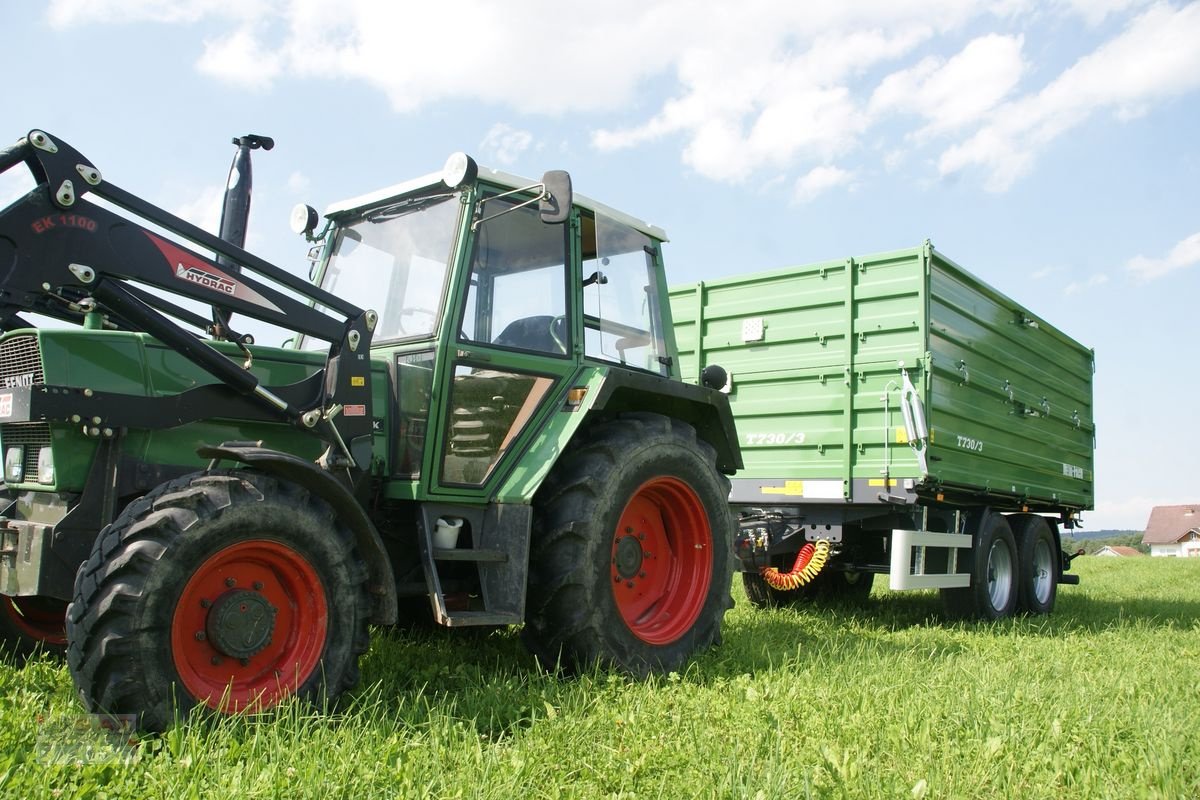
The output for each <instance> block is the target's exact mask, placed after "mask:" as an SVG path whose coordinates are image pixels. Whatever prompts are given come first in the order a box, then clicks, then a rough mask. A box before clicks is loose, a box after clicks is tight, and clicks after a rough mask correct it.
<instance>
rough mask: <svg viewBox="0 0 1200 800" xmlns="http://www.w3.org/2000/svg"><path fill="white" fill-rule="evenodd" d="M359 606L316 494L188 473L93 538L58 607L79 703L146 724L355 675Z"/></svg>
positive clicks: (323, 688) (364, 634) (261, 479)
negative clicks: (71, 592) (63, 608)
mask: <svg viewBox="0 0 1200 800" xmlns="http://www.w3.org/2000/svg"><path fill="white" fill-rule="evenodd" d="M223 575H225V576H229V577H224V578H223V577H221V576H223ZM233 576H236V578H235V577H233ZM230 580H233V581H234V583H233V585H232V586H231V585H230V583H229V581H230ZM370 608H371V604H370V598H369V595H368V593H367V570H366V567H365V565H364V564H363V563H362V562H361V560H360V559H359V558H358V556H357V554H356V552H355V548H354V541H353V537H352V535H351V533H350V532H349V530H347V528H346V526H345V525H344V524H342V523H341V522H340V521H339V520H338V519H337V517H336V515H335V514H334V512H333V510H332V509H331V508H330V506H329V505H328V504H327V503H325V502H324V501H323V500H321V499H320V498H318V497H316V496H314V495H312V494H310V493H308V492H307V491H306V490H304V489H302V488H300V487H298V486H296V485H294V484H291V483H288V482H284V481H279V480H276V479H274V478H271V477H268V476H266V475H263V474H261V473H256V472H251V471H247V470H220V471H213V472H207V473H196V474H193V475H188V476H185V477H182V478H179V479H177V480H173V481H170V482H169V483H166V484H163V485H162V486H160V487H158V488H157V489H155V490H154V491H153V492H151V493H150V494H149V495H146V496H145V497H141V498H139V499H138V500H135V501H134V502H133V503H131V504H130V505H129V506H128V507H127V508H126V509H125V510H124V511H123V512H122V513H121V515H120V516H119V517H118V518H117V519H116V521H114V522H113V524H112V525H110V526H108V527H107V528H105V530H104V531H103V532H102V533H101V535H100V536H99V537H98V538H97V540H96V543H95V545H94V546H93V548H92V553H91V556H90V557H89V558H88V560H87V561H86V562H85V563H84V565H83V567H81V568H80V570H79V573H78V574H77V575H76V578H75V599H74V600H73V601H72V603H71V605H70V608H69V609H68V611H67V639H68V642H69V646H68V650H67V663H68V666H69V667H70V670H71V676H72V677H73V678H74V680H75V685H76V687H77V689H78V691H79V696H80V698H81V699H82V701H83V704H84V706H85V707H86V708H87V709H88V710H89V711H94V712H101V713H109V714H134V715H137V716H138V719H139V724H140V727H142V728H143V729H147V730H164V729H166V728H167V727H168V726H169V725H171V723H172V722H173V720H175V719H176V718H177V715H178V718H182V717H183V716H184V715H186V714H187V713H188V712H189V711H190V710H191V709H192V708H194V707H198V708H212V709H215V710H217V711H223V712H229V711H250V712H254V711H260V710H266V709H268V708H270V707H271V706H272V705H275V704H277V703H278V702H279V701H280V700H282V699H283V698H284V697H286V696H288V695H290V694H292V693H294V694H296V695H298V696H299V697H300V698H301V699H303V700H306V701H309V702H312V703H314V704H315V705H317V706H318V707H321V706H324V705H325V704H327V703H332V702H334V701H336V699H337V698H338V697H339V696H340V695H341V693H342V692H344V691H345V690H346V689H348V688H350V687H352V686H354V685H355V684H356V683H357V682H358V657H359V655H360V654H361V653H363V652H364V651H365V650H366V649H367V647H368V645H369V633H368V629H367V620H368V617H369V615H370ZM193 628H195V629H196V630H193ZM255 648H258V649H257V650H256V649H255ZM210 653H211V654H210ZM289 672H290V673H291V674H290V675H289V674H288V673H289ZM235 680H236V682H232V681H235ZM222 684H224V685H225V686H226V687H227V689H226V690H222V689H220V688H213V687H220V686H221V685H222ZM222 691H228V692H229V694H228V696H227V700H226V701H223V700H222V699H221V693H222ZM214 695H215V696H214ZM254 697H257V698H258V699H257V700H255V699H252V698H254Z"/></svg>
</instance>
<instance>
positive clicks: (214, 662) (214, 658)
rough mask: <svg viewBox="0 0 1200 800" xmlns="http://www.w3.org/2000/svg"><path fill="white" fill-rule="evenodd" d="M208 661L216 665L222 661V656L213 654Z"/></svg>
mask: <svg viewBox="0 0 1200 800" xmlns="http://www.w3.org/2000/svg"><path fill="white" fill-rule="evenodd" d="M208 663H210V664H212V665H213V666H214V667H215V666H217V665H218V664H220V663H221V657H220V656H213V657H212V658H210V659H209V661H208Z"/></svg>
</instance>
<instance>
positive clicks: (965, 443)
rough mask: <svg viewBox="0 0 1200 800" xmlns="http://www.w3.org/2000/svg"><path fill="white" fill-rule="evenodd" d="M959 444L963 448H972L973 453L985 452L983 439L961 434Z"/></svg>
mask: <svg viewBox="0 0 1200 800" xmlns="http://www.w3.org/2000/svg"><path fill="white" fill-rule="evenodd" d="M958 446H959V447H961V448H962V449H963V450H970V451H971V452H972V453H982V452H983V440H982V439H972V438H971V437H970V436H959V437H958Z"/></svg>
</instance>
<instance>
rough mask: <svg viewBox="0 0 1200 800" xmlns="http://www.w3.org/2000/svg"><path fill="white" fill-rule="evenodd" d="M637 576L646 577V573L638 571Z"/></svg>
mask: <svg viewBox="0 0 1200 800" xmlns="http://www.w3.org/2000/svg"><path fill="white" fill-rule="evenodd" d="M638 577H639V578H644V577H646V573H644V572H639V573H638Z"/></svg>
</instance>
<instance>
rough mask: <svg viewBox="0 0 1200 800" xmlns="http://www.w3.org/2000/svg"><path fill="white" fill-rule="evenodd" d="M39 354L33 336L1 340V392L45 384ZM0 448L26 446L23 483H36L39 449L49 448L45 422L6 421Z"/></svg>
mask: <svg viewBox="0 0 1200 800" xmlns="http://www.w3.org/2000/svg"><path fill="white" fill-rule="evenodd" d="M45 382H46V375H45V373H44V372H43V371H42V355H41V350H40V349H39V348H38V337H37V336H36V335H34V334H22V335H20V336H12V337H9V338H8V339H5V340H4V341H0V389H4V388H13V387H15V386H40V385H42V384H45ZM0 445H2V446H3V447H4V448H8V447H12V446H14V445H24V446H25V458H24V463H25V481H26V482H28V481H32V480H36V478H37V474H38V450H40V449H41V448H43V447H47V446H49V445H50V425H49V424H48V423H45V422H9V423H6V424H4V425H0Z"/></svg>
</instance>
